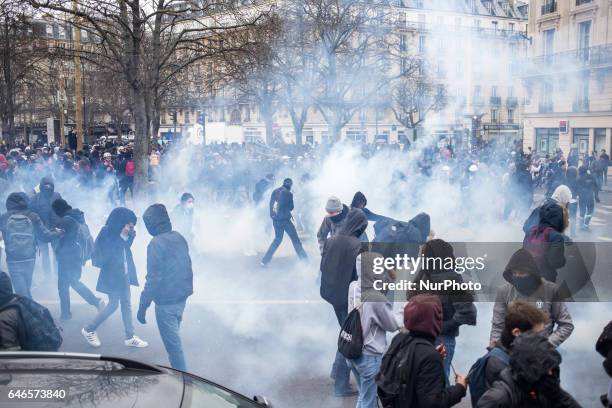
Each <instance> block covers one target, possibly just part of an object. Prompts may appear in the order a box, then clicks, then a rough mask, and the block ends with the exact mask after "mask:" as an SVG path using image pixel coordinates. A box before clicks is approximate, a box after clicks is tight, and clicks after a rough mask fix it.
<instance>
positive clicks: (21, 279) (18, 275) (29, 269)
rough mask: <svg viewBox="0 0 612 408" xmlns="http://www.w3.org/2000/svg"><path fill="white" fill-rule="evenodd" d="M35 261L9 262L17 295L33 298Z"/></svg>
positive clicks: (9, 269) (8, 265) (7, 264)
mask: <svg viewBox="0 0 612 408" xmlns="http://www.w3.org/2000/svg"><path fill="white" fill-rule="evenodd" d="M35 262H36V261H35V260H34V259H32V260H30V261H20V262H7V263H6V266H7V267H8V271H9V275H10V276H11V283H12V284H13V289H14V291H15V293H16V294H18V295H21V296H25V297H28V298H30V299H31V298H32V293H31V292H30V289H32V276H33V275H34V264H35Z"/></svg>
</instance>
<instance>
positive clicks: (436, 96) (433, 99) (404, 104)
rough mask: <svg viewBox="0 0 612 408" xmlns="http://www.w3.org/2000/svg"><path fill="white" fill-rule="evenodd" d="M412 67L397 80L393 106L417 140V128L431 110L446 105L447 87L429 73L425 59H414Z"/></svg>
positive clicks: (392, 100)
mask: <svg viewBox="0 0 612 408" xmlns="http://www.w3.org/2000/svg"><path fill="white" fill-rule="evenodd" d="M411 66H412V67H415V68H417V69H410V70H409V71H407V72H405V73H404V75H403V77H402V78H401V79H400V80H399V81H397V83H396V84H395V85H394V87H393V90H392V99H391V108H392V109H393V113H394V115H395V118H396V119H397V121H398V122H399V123H401V124H402V125H403V126H404V127H406V128H407V129H411V130H412V139H413V141H414V140H416V131H417V128H418V127H419V126H420V125H421V124H422V123H423V122H424V121H425V119H426V118H427V115H428V114H429V113H431V112H439V111H441V110H442V109H444V108H445V107H446V103H447V97H446V88H445V87H444V85H442V84H436V83H435V81H433V80H432V78H430V77H429V75H427V72H426V70H425V69H424V67H425V65H424V62H423V61H419V60H417V59H414V60H413V62H412V63H411Z"/></svg>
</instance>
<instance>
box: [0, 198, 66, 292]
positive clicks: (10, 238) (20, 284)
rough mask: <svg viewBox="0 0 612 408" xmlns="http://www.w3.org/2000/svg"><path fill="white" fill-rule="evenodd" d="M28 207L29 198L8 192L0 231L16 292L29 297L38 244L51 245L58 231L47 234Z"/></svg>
mask: <svg viewBox="0 0 612 408" xmlns="http://www.w3.org/2000/svg"><path fill="white" fill-rule="evenodd" d="M28 206H29V201H28V196H26V195H25V193H11V194H10V195H9V196H8V198H7V199H6V210H7V212H6V213H5V214H3V215H2V216H1V217H0V231H2V238H3V240H4V243H5V248H6V264H7V267H8V271H9V274H10V276H11V280H12V282H13V286H14V288H15V292H16V293H17V294H19V295H21V296H26V297H28V298H31V297H32V294H31V292H30V290H31V288H32V277H33V275H34V266H35V264H36V249H37V248H38V242H43V243H47V242H50V241H52V240H54V239H56V238H58V237H59V236H60V235H61V232H60V231H58V230H54V231H49V230H48V229H47V228H46V227H45V224H44V223H43V222H42V221H41V219H40V217H39V216H38V215H37V214H36V213H34V212H33V211H30V210H29V207H28Z"/></svg>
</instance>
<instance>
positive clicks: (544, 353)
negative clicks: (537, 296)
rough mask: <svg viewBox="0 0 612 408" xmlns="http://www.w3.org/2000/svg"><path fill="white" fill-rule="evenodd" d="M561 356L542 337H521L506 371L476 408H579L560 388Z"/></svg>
mask: <svg viewBox="0 0 612 408" xmlns="http://www.w3.org/2000/svg"><path fill="white" fill-rule="evenodd" d="M560 364H561V354H559V352H558V351H557V350H556V349H555V347H554V345H552V344H551V343H550V342H549V341H547V340H546V337H543V336H541V335H540V334H538V333H533V332H530V333H523V334H521V335H520V336H518V337H517V338H516V339H515V340H514V342H513V343H512V347H511V348H510V367H508V368H506V369H504V370H503V371H502V372H501V374H500V380H499V381H497V382H495V383H494V384H493V386H492V387H491V388H490V389H489V390H487V392H485V393H484V395H483V396H482V397H481V398H480V400H479V401H478V404H477V407H478V408H536V407H537V408H553V407H554V408H579V407H580V404H578V402H576V401H575V400H574V398H573V397H572V396H571V395H570V394H569V393H567V392H566V391H565V390H563V388H561V381H560V378H559V366H560Z"/></svg>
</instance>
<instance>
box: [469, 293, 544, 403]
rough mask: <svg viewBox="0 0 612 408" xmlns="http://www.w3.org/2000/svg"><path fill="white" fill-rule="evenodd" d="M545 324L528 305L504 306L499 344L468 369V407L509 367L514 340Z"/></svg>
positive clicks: (512, 304)
mask: <svg viewBox="0 0 612 408" xmlns="http://www.w3.org/2000/svg"><path fill="white" fill-rule="evenodd" d="M547 322H548V317H547V316H546V314H545V313H544V312H542V310H540V309H538V308H537V307H535V306H534V305H532V304H530V303H527V302H524V301H522V300H516V301H514V302H512V303H510V304H509V305H508V308H507V310H506V315H505V317H504V328H503V330H502V333H501V338H500V341H499V342H497V343H496V344H495V347H493V348H491V349H490V350H489V351H488V352H487V354H485V355H484V356H483V357H481V358H479V359H478V361H477V362H476V363H475V364H474V365H473V366H472V368H471V369H470V375H469V385H470V396H471V399H472V406H474V407H475V406H476V404H477V403H478V400H479V399H480V397H482V395H483V394H484V393H485V392H486V391H487V390H488V389H489V388H491V386H492V385H493V383H494V382H495V381H498V380H499V379H500V374H501V372H502V371H503V370H504V369H505V368H506V367H508V366H509V363H510V354H509V351H510V347H511V346H512V342H513V341H514V339H515V338H517V337H518V336H519V335H520V334H522V333H527V332H534V333H539V332H541V331H543V330H544V327H545V324H546V323H547Z"/></svg>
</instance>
